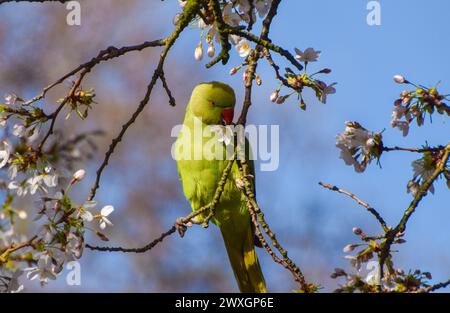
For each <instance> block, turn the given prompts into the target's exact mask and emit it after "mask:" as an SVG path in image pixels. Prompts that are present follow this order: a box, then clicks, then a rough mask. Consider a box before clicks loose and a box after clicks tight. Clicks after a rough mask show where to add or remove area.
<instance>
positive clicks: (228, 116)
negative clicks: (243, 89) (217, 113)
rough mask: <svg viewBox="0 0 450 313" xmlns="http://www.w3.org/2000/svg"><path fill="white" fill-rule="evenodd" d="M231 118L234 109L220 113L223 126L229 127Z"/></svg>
mask: <svg viewBox="0 0 450 313" xmlns="http://www.w3.org/2000/svg"><path fill="white" fill-rule="evenodd" d="M233 117H234V108H226V109H223V111H222V122H223V123H224V124H225V125H230V124H231V123H233Z"/></svg>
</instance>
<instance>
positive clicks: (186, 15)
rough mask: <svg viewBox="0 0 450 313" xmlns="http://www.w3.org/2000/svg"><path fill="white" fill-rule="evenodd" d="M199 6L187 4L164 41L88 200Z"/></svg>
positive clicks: (194, 2)
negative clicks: (150, 73)
mask: <svg viewBox="0 0 450 313" xmlns="http://www.w3.org/2000/svg"><path fill="white" fill-rule="evenodd" d="M199 6H200V1H189V2H188V3H187V4H186V6H185V7H184V11H183V14H182V15H181V17H180V19H179V20H178V23H177V25H176V26H175V30H174V31H173V32H172V34H171V35H170V36H169V37H167V38H166V39H165V40H164V43H165V46H164V49H163V51H162V53H161V56H160V58H159V62H158V65H157V67H156V69H155V71H154V72H153V76H152V79H151V81H150V83H149V84H148V86H147V91H146V93H145V96H144V98H143V99H142V100H141V102H140V103H139V105H138V107H137V109H136V110H135V111H134V113H133V114H132V115H131V117H130V119H129V120H128V121H127V122H126V123H125V124H123V125H122V129H121V131H120V133H119V135H117V137H115V138H114V139H113V140H112V142H111V144H110V146H109V149H108V151H106V153H105V157H104V159H103V162H102V164H101V165H100V167H99V168H98V170H97V174H96V178H95V183H94V186H93V187H92V189H91V192H90V194H89V198H88V199H89V200H92V199H94V197H95V194H96V192H97V189H98V188H99V187H100V179H101V176H102V173H103V170H104V169H105V167H106V166H107V165H108V163H109V159H110V158H111V155H112V154H113V153H114V151H115V149H116V147H117V145H118V144H119V142H121V141H122V138H123V136H124V135H125V133H126V131H127V130H128V128H129V127H130V126H131V125H132V124H133V123H134V122H135V121H136V119H137V117H138V116H139V115H140V113H141V112H142V111H143V110H144V108H145V106H146V105H147V103H148V102H149V100H150V96H151V94H152V91H153V87H154V86H155V84H156V81H157V80H158V78H160V77H161V73H163V67H164V62H165V60H166V57H167V54H168V53H169V50H170V48H171V47H172V46H173V44H174V43H175V41H176V40H177V39H178V37H179V35H180V34H181V32H182V31H183V30H184V29H185V28H186V27H187V26H188V25H189V23H190V22H191V20H192V19H193V18H194V17H195V16H196V14H197V11H198V9H199Z"/></svg>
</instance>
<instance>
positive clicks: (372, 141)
mask: <svg viewBox="0 0 450 313" xmlns="http://www.w3.org/2000/svg"><path fill="white" fill-rule="evenodd" d="M376 144H377V143H376V141H375V139H373V138H369V139H367V141H366V147H367V148H369V149H370V148H373V147H375V145H376Z"/></svg>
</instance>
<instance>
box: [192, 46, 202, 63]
mask: <svg viewBox="0 0 450 313" xmlns="http://www.w3.org/2000/svg"><path fill="white" fill-rule="evenodd" d="M194 57H195V59H196V60H197V61H201V60H202V59H203V47H202V42H201V41H200V42H199V43H198V46H197V48H195V52H194Z"/></svg>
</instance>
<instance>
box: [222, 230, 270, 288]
mask: <svg viewBox="0 0 450 313" xmlns="http://www.w3.org/2000/svg"><path fill="white" fill-rule="evenodd" d="M249 226H250V225H249ZM226 228H227V227H226V226H225V225H221V227H220V229H221V232H222V236H223V239H224V242H225V246H226V248H227V252H228V257H229V259H230V263H231V267H232V268H233V272H234V276H235V278H236V281H237V283H238V286H239V289H240V291H241V292H248V293H262V292H266V283H265V281H264V276H263V274H262V271H261V267H260V265H259V261H258V256H257V255H256V251H255V242H254V233H253V231H252V228H251V227H247V231H246V233H244V234H243V238H242V239H241V240H236V233H235V230H234V231H233V230H231V231H230V229H226Z"/></svg>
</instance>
